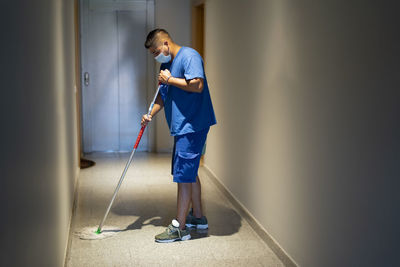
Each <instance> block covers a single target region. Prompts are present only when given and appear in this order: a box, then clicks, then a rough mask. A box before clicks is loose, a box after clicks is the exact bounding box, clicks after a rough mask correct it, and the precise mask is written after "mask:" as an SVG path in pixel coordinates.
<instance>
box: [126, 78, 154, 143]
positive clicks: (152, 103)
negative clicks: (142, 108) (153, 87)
mask: <svg viewBox="0 0 400 267" xmlns="http://www.w3.org/2000/svg"><path fill="white" fill-rule="evenodd" d="M160 86H161V83H158V87H157V91H156V93H155V95H154V98H153V101H151V104H150V107H149V111H148V112H147V117H149V116H150V114H151V111H152V110H153V107H154V103H155V102H156V98H157V95H158V92H159V91H160ZM145 129H146V125H143V126H142V128H141V129H140V132H139V135H138V137H137V138H136V143H135V145H134V146H133V149H136V148H137V147H138V145H139V142H140V139H142V135H143V133H144V130H145Z"/></svg>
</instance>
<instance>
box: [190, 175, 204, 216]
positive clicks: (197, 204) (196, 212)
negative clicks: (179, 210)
mask: <svg viewBox="0 0 400 267" xmlns="http://www.w3.org/2000/svg"><path fill="white" fill-rule="evenodd" d="M192 208H193V216H195V217H196V218H200V217H202V216H203V209H202V207H201V184H200V178H199V176H197V177H196V182H195V183H192Z"/></svg>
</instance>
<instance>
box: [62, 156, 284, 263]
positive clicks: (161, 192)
mask: <svg viewBox="0 0 400 267" xmlns="http://www.w3.org/2000/svg"><path fill="white" fill-rule="evenodd" d="M86 158H89V159H92V160H94V161H95V162H96V165H95V166H94V167H91V168H88V169H82V170H81V173H80V177H79V180H78V202H77V208H76V212H75V216H74V218H73V220H72V226H71V227H72V229H71V233H72V234H71V237H70V238H71V241H70V247H69V250H68V252H67V260H66V266H68V267H78V266H85V267H86V266H87V267H89V266H160V265H161V266H184V265H189V266H283V264H282V263H281V262H280V260H279V259H278V258H277V257H276V255H275V254H274V253H273V252H272V251H271V250H270V248H269V247H268V246H267V245H266V244H265V243H264V242H263V241H262V240H261V239H260V238H259V237H258V235H257V234H256V233H255V232H254V231H253V229H252V228H251V227H250V226H249V224H248V223H247V222H246V221H245V220H243V219H242V218H241V217H240V216H239V214H238V213H237V211H236V210H235V209H234V208H233V206H232V205H231V204H230V203H229V201H228V200H227V198H226V197H225V196H224V195H223V194H222V193H221V192H220V191H219V190H218V188H217V187H215V186H214V184H213V183H212V182H211V181H210V180H209V178H208V177H207V176H206V175H205V174H204V172H203V171H202V170H201V169H200V172H199V176H200V180H201V182H202V190H203V205H204V210H205V214H206V216H207V218H208V220H209V230H208V231H206V232H205V233H199V232H196V230H192V232H191V235H192V239H191V240H188V241H183V242H174V243H168V244H160V243H156V242H154V235H156V234H158V233H160V232H162V231H164V229H165V226H167V225H168V224H169V223H170V221H171V219H172V218H174V217H175V209H176V184H175V183H173V182H172V177H171V175H170V166H171V161H170V155H169V154H151V153H144V152H141V153H136V154H135V156H134V159H133V162H132V164H131V166H130V168H129V170H128V172H127V174H126V177H125V180H124V182H123V184H122V186H121V188H120V191H119V193H118V195H117V198H116V200H115V202H114V205H113V207H112V209H111V212H110V214H109V215H108V218H107V221H106V223H105V226H117V227H118V228H119V229H121V232H119V233H118V234H117V235H116V236H113V237H111V238H107V239H103V240H81V239H79V237H78V236H76V235H75V234H74V233H75V232H76V231H79V230H80V229H82V228H84V227H87V226H93V227H97V226H98V224H99V223H100V220H101V219H102V217H103V215H104V212H105V209H106V207H107V205H108V203H109V201H110V198H111V196H112V194H113V192H114V189H115V186H116V185H117V183H118V179H119V177H120V175H121V173H122V171H123V169H124V167H125V164H126V162H127V160H128V158H129V153H124V154H118V153H94V154H91V155H88V156H86Z"/></svg>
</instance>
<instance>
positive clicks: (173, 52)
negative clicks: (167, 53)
mask: <svg viewBox="0 0 400 267" xmlns="http://www.w3.org/2000/svg"><path fill="white" fill-rule="evenodd" d="M179 49H181V46H179V45H177V44H175V43H174V44H171V61H172V60H174V58H175V57H176V55H177V54H178V52H179Z"/></svg>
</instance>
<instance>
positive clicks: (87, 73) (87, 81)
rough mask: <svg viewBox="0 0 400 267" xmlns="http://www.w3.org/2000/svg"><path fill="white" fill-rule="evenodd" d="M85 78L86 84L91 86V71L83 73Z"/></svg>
mask: <svg viewBox="0 0 400 267" xmlns="http://www.w3.org/2000/svg"><path fill="white" fill-rule="evenodd" d="M83 79H84V82H85V86H89V72H85V74H84V75H83Z"/></svg>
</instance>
